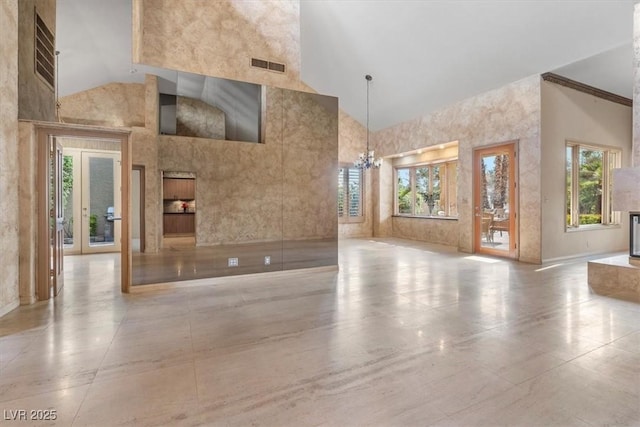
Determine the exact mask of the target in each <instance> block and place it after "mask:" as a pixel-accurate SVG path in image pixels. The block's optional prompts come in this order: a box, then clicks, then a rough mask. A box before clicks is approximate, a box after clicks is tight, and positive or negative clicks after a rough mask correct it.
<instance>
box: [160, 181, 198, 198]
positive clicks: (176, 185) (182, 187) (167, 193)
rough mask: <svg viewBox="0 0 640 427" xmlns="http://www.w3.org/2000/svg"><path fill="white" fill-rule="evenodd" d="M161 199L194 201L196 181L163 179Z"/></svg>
mask: <svg viewBox="0 0 640 427" xmlns="http://www.w3.org/2000/svg"><path fill="white" fill-rule="evenodd" d="M162 198H163V199H164V200H194V199H195V198H196V180H195V179H193V178H163V179H162Z"/></svg>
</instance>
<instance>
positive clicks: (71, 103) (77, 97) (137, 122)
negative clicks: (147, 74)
mask: <svg viewBox="0 0 640 427" xmlns="http://www.w3.org/2000/svg"><path fill="white" fill-rule="evenodd" d="M144 114H145V109H144V85H143V84H139V83H109V84H106V85H102V86H98V87H96V88H93V89H89V90H87V91H84V92H79V93H76V94H73V95H69V96H65V97H63V98H61V99H60V117H61V118H62V121H63V122H65V123H78V124H83V125H95V126H112V127H130V126H144Z"/></svg>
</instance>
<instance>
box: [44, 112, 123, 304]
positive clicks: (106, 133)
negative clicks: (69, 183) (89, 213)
mask: <svg viewBox="0 0 640 427" xmlns="http://www.w3.org/2000/svg"><path fill="white" fill-rule="evenodd" d="M34 127H35V131H36V142H37V153H38V160H37V162H38V167H37V170H38V173H37V177H36V180H37V181H36V188H37V193H38V196H37V197H38V203H37V204H38V218H37V221H38V227H37V230H38V239H37V262H36V266H37V267H36V293H37V298H38V300H46V299H50V298H52V297H53V296H54V295H52V292H51V290H52V289H51V282H50V279H49V278H50V268H49V260H50V257H51V256H53V254H52V249H51V245H50V244H49V243H50V242H49V212H48V211H49V197H50V196H51V194H50V189H49V178H50V175H51V172H52V171H51V170H50V165H49V155H50V154H49V140H50V138H52V137H54V138H64V137H76V138H78V137H80V138H89V139H103V140H104V139H106V140H111V141H114V142H116V141H118V142H120V155H121V157H120V161H121V166H122V167H121V181H120V185H121V192H120V197H121V205H120V206H121V208H122V229H121V236H120V238H121V247H120V289H121V291H122V292H125V293H128V292H129V289H130V286H131V244H130V240H129V236H130V235H131V232H130V220H129V218H130V216H131V212H130V210H131V206H130V203H129V192H130V188H131V174H130V172H129V171H130V169H131V143H130V135H131V131H129V130H122V129H105V128H93V127H91V126H81V125H68V124H63V123H36V124H34ZM60 253H62V252H60Z"/></svg>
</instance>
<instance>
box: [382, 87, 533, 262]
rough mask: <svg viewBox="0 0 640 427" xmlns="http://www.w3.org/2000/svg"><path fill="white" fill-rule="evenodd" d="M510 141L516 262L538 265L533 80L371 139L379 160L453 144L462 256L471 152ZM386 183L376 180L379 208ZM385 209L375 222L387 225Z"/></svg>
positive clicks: (469, 239)
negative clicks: (513, 147)
mask: <svg viewBox="0 0 640 427" xmlns="http://www.w3.org/2000/svg"><path fill="white" fill-rule="evenodd" d="M513 140H517V141H518V155H519V162H518V165H519V169H518V178H519V179H518V182H519V187H520V192H519V214H520V223H519V227H520V228H519V233H520V245H519V250H520V260H522V261H527V262H540V260H541V243H540V234H541V224H540V77H539V76H537V75H536V76H532V77H529V78H526V79H523V80H520V81H518V82H514V83H512V84H509V85H506V86H504V87H502V88H499V89H496V90H493V91H489V92H486V93H483V94H480V95H478V96H475V97H472V98H469V99H466V100H463V101H460V102H458V103H455V104H453V105H451V106H449V107H445V108H443V109H441V110H438V111H436V112H434V113H431V114H428V115H425V116H422V117H418V118H416V119H414V120H411V121H408V122H404V123H401V124H399V125H396V126H393V127H390V128H388V129H384V130H382V131H379V132H376V133H375V134H374V135H373V142H374V148H375V150H376V154H377V155H381V156H386V155H391V154H395V153H402V152H406V151H411V150H414V149H418V148H423V147H428V146H432V145H436V144H441V143H446V142H450V141H459V152H458V159H459V163H458V167H459V172H458V210H459V220H458V221H459V235H458V248H459V250H461V251H463V252H471V251H472V250H473V214H472V212H473V197H472V196H473V191H472V189H473V180H472V172H473V168H472V166H473V150H474V148H480V147H483V146H488V145H494V144H498V143H502V142H507V141H513ZM391 171H392V169H390V168H386V172H385V170H381V171H380V173H381V174H387V175H388V174H390V173H391ZM392 181H393V180H392V179H388V176H384V177H383V176H381V179H380V186H379V191H380V192H381V194H380V203H385V204H386V203H387V202H386V201H385V199H386V198H387V197H388V195H389V194H391V195H392V194H393V182H392ZM391 197H392V196H391ZM391 206H392V205H391ZM385 209H386V207H381V208H380V212H379V217H380V221H388V219H389V218H388V216H387V215H388V212H384V210H385ZM378 228H379V229H380V230H382V229H383V227H380V226H378Z"/></svg>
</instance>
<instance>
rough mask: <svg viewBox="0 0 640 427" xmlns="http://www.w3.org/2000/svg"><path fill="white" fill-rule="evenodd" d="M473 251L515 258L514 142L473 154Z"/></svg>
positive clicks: (515, 198) (516, 206) (483, 149)
mask: <svg viewBox="0 0 640 427" xmlns="http://www.w3.org/2000/svg"><path fill="white" fill-rule="evenodd" d="M473 165H474V167H473V180H474V248H475V252H477V253H485V254H489V255H498V256H503V257H509V258H517V257H518V232H517V231H518V227H517V219H518V203H517V192H516V188H517V182H516V176H517V174H516V169H517V156H516V142H510V143H506V144H501V145H497V146H492V147H486V148H481V149H477V150H475V151H474V162H473Z"/></svg>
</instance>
